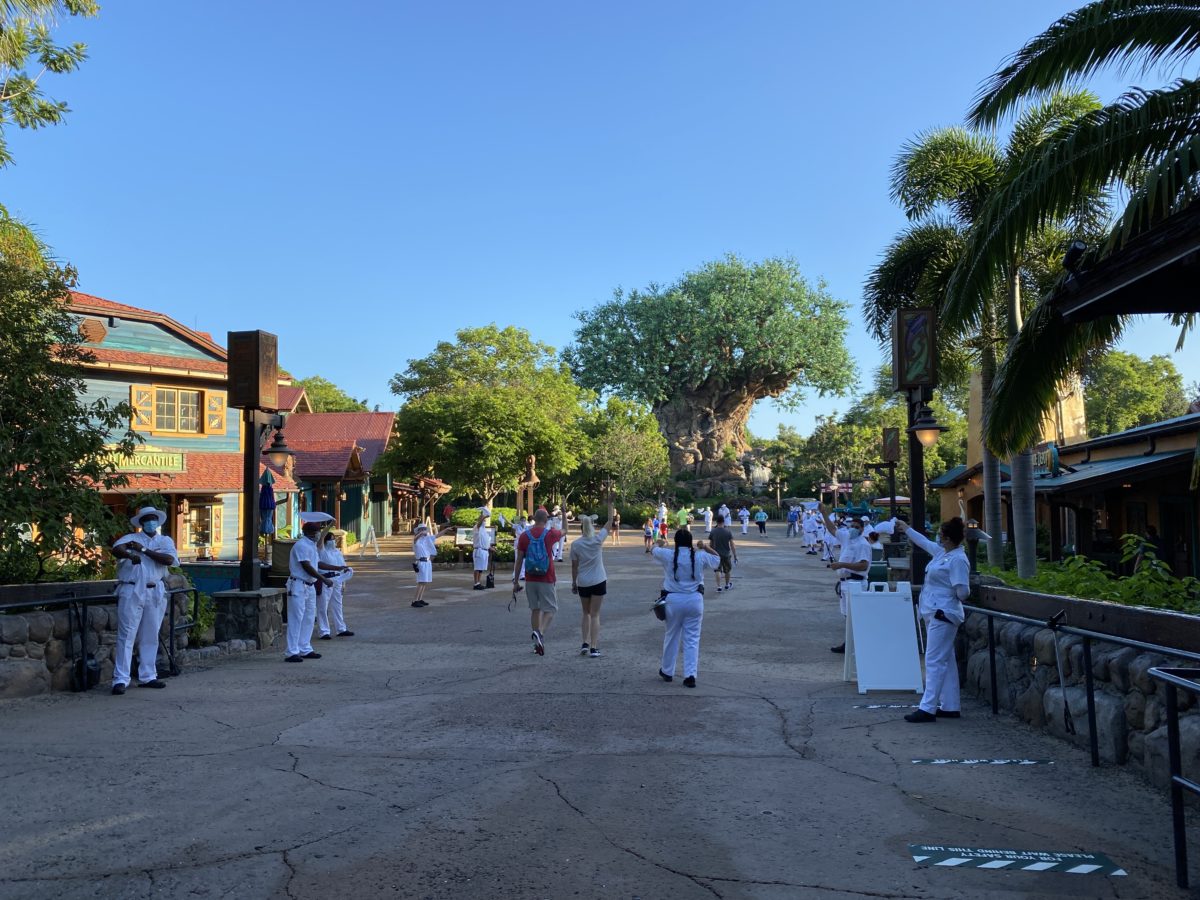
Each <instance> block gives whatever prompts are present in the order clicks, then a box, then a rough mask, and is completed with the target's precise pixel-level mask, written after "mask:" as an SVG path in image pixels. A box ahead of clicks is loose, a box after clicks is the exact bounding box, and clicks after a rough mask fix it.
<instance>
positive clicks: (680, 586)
mask: <svg viewBox="0 0 1200 900" xmlns="http://www.w3.org/2000/svg"><path fill="white" fill-rule="evenodd" d="M651 552H652V553H653V555H654V559H655V560H656V561H657V562H658V564H659V565H661V566H662V567H663V590H664V591H666V592H667V629H666V632H665V633H664V634H663V655H662V665H661V666H660V667H659V668H660V669H661V670H662V672H663V674H664V675H674V674H675V658H676V657H677V656H678V655H679V644H680V642H681V641H682V643H683V676H684V677H685V678H689V677H690V678H695V677H696V671H697V669H698V668H699V665H700V623H701V622H702V621H703V619H704V594H702V593H701V592H700V587H701V585H703V584H704V570H705V569H712V570H713V571H716V569H717V567H718V566H720V565H721V557H719V556H717V555H715V554H712V553H706V552H704V551H702V550H697V551H695V563H696V564H695V567H694V568H693V566H692V559H691V557H692V554H691V553H689V552H688V548H686V547H681V548H680V549H679V560H678V565H676V560H675V548H674V547H655V548H654V549H653V550H652V551H651Z"/></svg>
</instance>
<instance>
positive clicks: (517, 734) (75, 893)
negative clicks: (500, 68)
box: [0, 534, 1187, 900]
mask: <svg viewBox="0 0 1200 900" xmlns="http://www.w3.org/2000/svg"><path fill="white" fill-rule="evenodd" d="M738 537H740V536H738ZM739 554H740V557H741V561H742V563H741V566H740V567H739V569H738V570H737V571H736V574H735V585H736V587H735V589H734V590H733V591H732V592H730V593H727V594H726V593H722V594H716V593H715V592H714V591H713V588H712V586H711V585H710V588H709V590H710V593H709V595H708V597H707V599H706V610H705V618H704V631H703V639H702V642H701V656H700V674H699V679H698V681H699V686H698V688H697V689H695V690H688V689H686V688H683V687H682V686H681V680H680V679H676V681H675V682H674V683H672V684H664V683H663V682H661V681H660V680H659V679H658V677H657V675H656V672H657V668H658V654H659V651H660V647H661V640H662V626H661V624H660V623H658V621H657V620H655V619H654V617H653V616H652V615H651V614H650V612H649V607H650V604H651V602H652V601H653V599H654V598H655V597H656V596H657V593H658V583H659V581H660V576H659V575H658V574H657V573H658V569H657V567H656V566H654V565H653V564H651V563H650V562H648V560H647V558H646V556H645V554H644V553H643V552H642V550H641V546H640V542H638V543H637V544H636V545H635V544H634V543H633V542H632V540H631V539H630V538H626V542H625V545H624V546H623V547H620V548H611V547H610V548H609V549H608V550H607V551H606V564H607V567H608V571H609V586H610V591H611V593H610V595H609V597H608V599H607V600H606V601H605V604H604V609H603V614H602V619H603V631H602V648H603V651H604V654H605V655H604V656H603V657H602V658H600V659H589V658H586V657H580V656H579V655H578V646H579V607H578V602H577V601H576V600H575V598H574V597H573V596H572V595H571V594H570V592H569V589H568V588H567V587H565V586H560V589H559V605H560V613H559V615H558V617H557V618H556V620H555V622H554V624H553V627H552V628H551V629H550V630H549V632H548V634H547V650H546V656H545V657H544V658H542V657H538V656H536V655H535V654H533V653H532V652H531V646H530V644H529V643H528V641H527V639H528V635H529V619H528V616H527V615H526V612H525V608H524V606H523V599H522V600H521V602H520V603H519V604H518V609H517V610H516V611H514V612H511V613H510V612H507V611H506V603H507V601H508V599H509V594H508V592H507V591H505V590H504V589H503V587H501V588H498V589H496V590H494V591H488V592H475V591H472V590H470V580H471V579H470V573H469V572H464V571H462V570H456V571H451V572H444V571H442V572H437V573H435V576H434V585H433V588H432V589H431V590H430V591H429V593H428V594H427V599H429V601H430V602H431V604H432V605H431V606H430V607H428V608H427V609H424V610H414V609H411V608H409V605H408V604H409V601H410V600H411V599H412V593H413V589H412V572H411V568H410V567H409V557H408V556H407V555H400V554H397V555H385V556H384V557H383V558H381V559H379V560H366V561H363V562H359V561H357V560H354V559H352V560H351V562H352V564H354V565H355V570H356V575H355V578H354V580H353V581H352V582H351V584H350V586H349V587H348V589H347V600H346V603H347V618H348V620H349V622H350V626H351V628H353V629H354V631H355V636H354V637H353V638H346V639H335V640H333V641H328V642H326V641H323V642H320V643H319V644H318V645H317V646H318V649H319V650H320V651H321V652H322V653H324V654H325V655H324V658H323V659H321V660H313V661H306V662H305V663H304V664H303V665H299V666H293V665H284V664H283V662H282V657H283V654H282V652H279V651H265V652H261V653H250V654H243V655H240V656H235V657H230V658H229V659H227V660H224V661H222V662H221V663H219V664H217V665H212V666H208V667H206V668H204V669H201V670H192V671H187V672H185V673H184V675H183V676H181V677H179V678H175V679H171V680H170V683H169V687H168V689H167V690H166V691H130V692H129V693H128V694H126V695H124V696H123V697H113V696H111V695H109V694H108V692H107V690H100V689H97V690H95V691H92V692H90V693H88V694H56V695H51V696H47V697H37V698H31V699H27V700H16V701H5V702H0V723H2V726H0V759H2V760H3V763H2V764H0V785H2V794H0V795H2V796H3V798H4V801H5V802H4V807H5V810H6V812H5V815H4V827H3V828H2V829H0V898H22V900H27V898H41V897H53V898H84V897H104V898H126V897H128V898H152V897H154V898H158V897H163V898H166V897H178V896H195V897H211V898H219V897H225V896H236V897H290V898H297V900H301V898H305V900H307V898H321V897H329V896H334V895H343V896H346V897H355V898H357V897H412V898H422V900H423V898H459V897H499V896H505V897H529V898H551V900H553V898H559V897H580V898H589V897H597V898H626V900H633V898H640V900H653V898H672V900H675V898H679V900H686V898H713V897H717V898H729V900H733V898H764V900H776V898H779V900H782V898H796V897H805V898H807V897H814V898H824V897H829V898H836V897H914V898H942V897H945V898H960V897H961V898H967V897H970V898H981V897H1022V898H1024V897H1089V898H1103V897H1121V896H1125V897H1138V898H1152V897H1182V896H1187V894H1186V893H1185V892H1182V891H1179V890H1177V889H1176V888H1175V886H1174V871H1173V856H1172V845H1171V829H1170V805H1169V802H1168V797H1167V795H1166V793H1165V792H1163V791H1160V790H1158V789H1155V788H1153V787H1151V786H1149V785H1148V784H1147V783H1145V782H1144V781H1143V780H1141V778H1140V777H1138V776H1137V775H1135V774H1134V773H1132V772H1125V771H1122V770H1120V769H1115V768H1111V767H1108V768H1103V769H1099V770H1093V769H1091V768H1090V766H1089V765H1088V759H1087V755H1086V753H1085V752H1083V751H1081V750H1079V749H1077V748H1075V747H1072V746H1070V745H1068V744H1066V743H1063V742H1060V741H1058V740H1056V739H1055V738H1052V737H1050V736H1048V735H1044V734H1042V733H1040V732H1038V731H1035V730H1033V729H1031V728H1028V727H1026V726H1024V725H1021V724H1020V723H1018V722H1016V721H1015V720H1013V719H1010V718H1008V717H1006V716H1001V717H998V718H995V719H993V718H992V716H991V715H990V713H989V711H988V709H987V708H986V706H985V705H984V704H983V703H981V702H978V701H975V700H971V699H967V700H966V701H965V703H964V718H963V719H961V720H958V721H947V720H941V721H939V722H937V723H936V724H933V725H924V726H915V725H910V724H908V723H906V722H904V721H903V720H902V718H901V717H902V715H903V714H904V712H905V710H903V709H875V710H868V709H854V705H855V704H861V703H868V702H869V703H901V704H903V703H908V702H913V703H915V702H916V695H914V694H911V693H903V692H872V693H871V694H869V695H860V694H858V693H857V690H856V689H855V687H854V685H852V684H846V683H844V682H842V680H841V670H842V660H841V657H839V656H834V655H833V654H831V653H830V652H829V649H828V648H829V646H830V645H831V644H834V643H837V642H838V641H840V639H841V638H840V632H841V617H840V616H839V615H838V612H837V601H836V598H835V597H834V596H833V593H832V590H831V587H830V585H831V583H832V576H831V573H830V572H829V571H828V570H827V569H825V568H824V566H822V565H821V564H820V563H818V562H817V560H816V559H815V558H814V557H809V556H805V555H803V553H802V552H801V550H800V546H799V542H798V541H785V540H783V539H782V538H781V536H780V534H774V535H772V536H771V538H770V539H769V540H766V541H764V540H762V539H760V538H758V537H757V536H755V535H751V536H749V537H748V538H747V539H746V540H745V541H739ZM565 565H566V564H564V567H565ZM564 571H569V570H566V569H565V568H564ZM498 581H500V582H501V583H502V584H503V581H504V579H503V578H502V577H500V578H498ZM1014 756H1023V757H1029V758H1039V759H1050V760H1053V761H1054V763H1055V764H1054V765H1052V766H1031V767H1021V766H937V767H931V766H915V765H913V764H912V763H911V760H912V759H914V758H935V757H936V758H991V757H1014ZM909 843H936V844H953V845H957V846H968V847H970V846H974V847H1004V848H1013V849H1023V850H1043V851H1087V852H1100V853H1105V854H1107V855H1108V856H1109V857H1110V858H1111V859H1112V860H1113V861H1114V862H1116V863H1117V864H1119V865H1121V866H1123V867H1124V868H1125V869H1126V870H1127V871H1128V873H1129V874H1128V877H1124V878H1119V877H1118V878H1108V877H1103V876H1095V875H1065V874H1060V873H1053V872H1049V873H1033V872H1021V871H1005V870H993V871H985V870H978V869H936V868H922V867H920V866H917V865H916V864H914V863H913V862H912V859H911V857H910V856H909V854H908V847H907V845H908V844H909Z"/></svg>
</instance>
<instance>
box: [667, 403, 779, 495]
mask: <svg viewBox="0 0 1200 900" xmlns="http://www.w3.org/2000/svg"><path fill="white" fill-rule="evenodd" d="M755 399H756V398H755V397H754V395H753V394H752V393H750V392H748V391H737V392H730V391H719V392H718V391H716V390H712V391H697V392H692V393H687V394H681V395H680V396H678V397H675V398H673V399H671V400H668V401H666V402H664V403H659V404H656V405H655V406H654V417H655V418H656V419H658V427H659V428H660V429H662V433H663V436H664V437H665V438H666V440H667V451H668V453H669V454H670V459H671V474H672V475H678V474H679V473H680V472H691V473H693V474H694V475H695V476H696V477H697V478H727V479H730V480H736V481H739V482H743V481H745V473H744V472H743V471H742V465H741V463H740V462H739V461H738V459H737V458H734V459H727V458H726V457H725V448H726V447H732V448H733V449H734V451H735V452H736V453H737V455H738V456H739V457H740V456H741V454H742V453H744V452H745V451H746V450H748V449H749V446H748V445H747V444H746V422H747V421H748V420H749V418H750V410H751V408H752V407H753V406H754V401H755Z"/></svg>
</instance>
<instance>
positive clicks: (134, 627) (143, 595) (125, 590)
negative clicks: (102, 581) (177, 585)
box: [112, 584, 167, 685]
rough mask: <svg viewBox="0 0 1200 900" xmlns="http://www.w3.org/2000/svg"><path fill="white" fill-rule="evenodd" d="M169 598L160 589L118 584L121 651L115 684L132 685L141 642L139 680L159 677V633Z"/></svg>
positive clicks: (115, 666)
mask: <svg viewBox="0 0 1200 900" xmlns="http://www.w3.org/2000/svg"><path fill="white" fill-rule="evenodd" d="M166 611H167V599H166V596H165V594H164V592H163V591H162V590H161V589H160V588H158V587H154V586H151V587H140V586H138V585H133V584H119V585H117V649H116V654H115V655H114V658H113V680H112V683H113V684H124V685H128V684H129V667H130V665H132V664H133V644H134V641H137V650H138V681H141V682H143V683H145V682H147V681H154V679H156V678H157V677H158V668H157V666H156V665H155V663H156V661H157V659H158V630H159V627H160V626H161V625H162V620H163V614H164V613H166Z"/></svg>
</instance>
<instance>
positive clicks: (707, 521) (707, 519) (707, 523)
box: [704, 506, 724, 534]
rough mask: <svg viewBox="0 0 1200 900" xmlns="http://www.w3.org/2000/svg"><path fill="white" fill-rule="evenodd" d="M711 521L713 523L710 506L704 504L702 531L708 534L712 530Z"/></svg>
mask: <svg viewBox="0 0 1200 900" xmlns="http://www.w3.org/2000/svg"><path fill="white" fill-rule="evenodd" d="M722 508H723V507H722ZM722 521H724V520H722ZM712 523H713V511H712V507H711V506H706V507H704V533H705V534H710V533H711V532H712Z"/></svg>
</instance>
